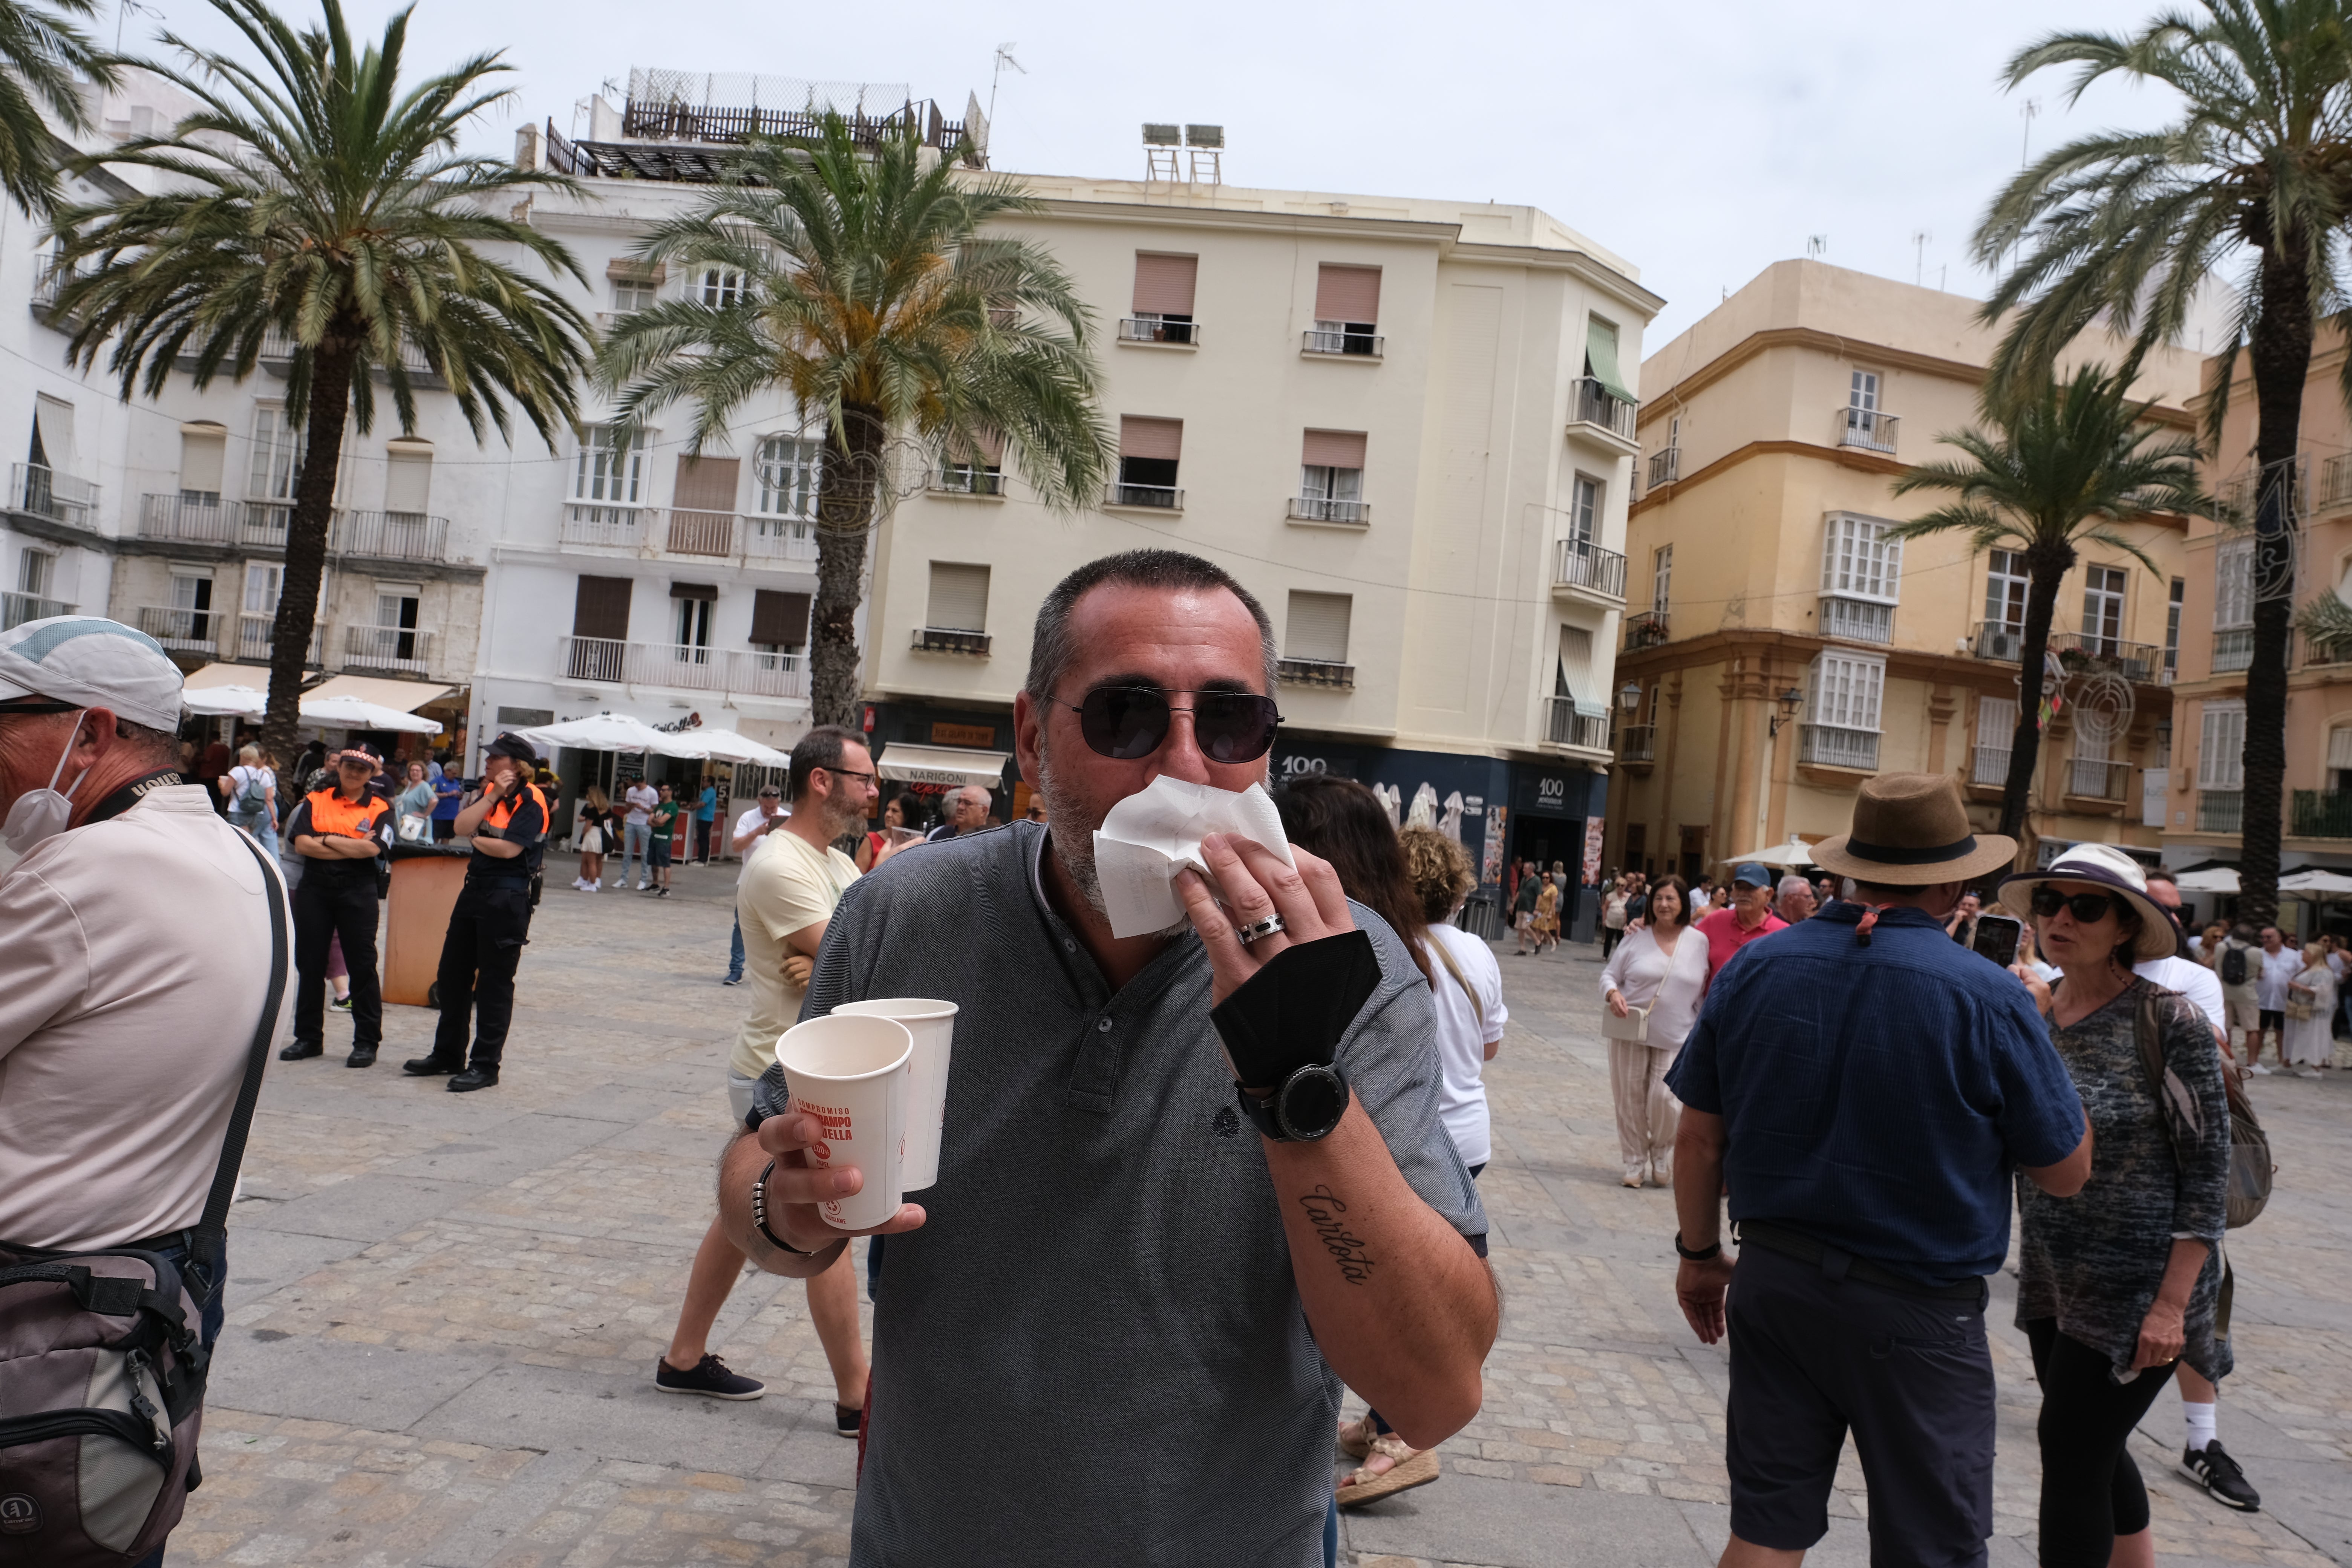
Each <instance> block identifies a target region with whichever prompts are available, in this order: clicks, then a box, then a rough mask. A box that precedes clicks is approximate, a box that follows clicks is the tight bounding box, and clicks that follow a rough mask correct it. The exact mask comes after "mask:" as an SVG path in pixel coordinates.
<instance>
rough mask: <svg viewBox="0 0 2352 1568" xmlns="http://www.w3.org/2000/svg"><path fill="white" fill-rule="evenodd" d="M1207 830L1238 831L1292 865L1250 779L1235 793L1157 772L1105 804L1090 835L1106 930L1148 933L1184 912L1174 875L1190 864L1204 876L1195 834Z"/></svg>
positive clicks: (1275, 816) (1270, 807)
mask: <svg viewBox="0 0 2352 1568" xmlns="http://www.w3.org/2000/svg"><path fill="white" fill-rule="evenodd" d="M1212 833H1238V834H1240V835H1241V836H1242V837H1244V838H1251V839H1255V840H1256V841H1257V842H1258V843H1260V844H1263V845H1265V847H1267V848H1268V849H1271V850H1273V851H1274V852H1275V853H1276V855H1279V856H1281V857H1282V863H1283V864H1284V865H1286V866H1288V865H1293V864H1296V862H1294V861H1293V860H1292V859H1291V858H1290V842H1289V840H1288V839H1286V838H1285V837H1283V836H1282V815H1281V814H1280V813H1279V812H1277V811H1276V810H1275V809H1274V802H1273V801H1271V800H1269V799H1267V798H1266V793H1265V790H1263V789H1261V788H1259V787H1258V786H1257V785H1256V784H1252V785H1250V786H1249V788H1247V789H1245V790H1243V791H1242V792H1240V793H1239V794H1238V795H1237V794H1235V793H1234V791H1232V790H1229V789H1216V788H1213V787H1212V786H1210V785H1208V784H1187V783H1185V782H1184V781H1183V780H1181V779H1172V778H1170V777H1168V776H1167V775H1166V774H1164V773H1163V774H1161V775H1160V777H1159V778H1156V779H1154V780H1152V781H1151V785H1150V788H1148V789H1146V790H1144V791H1142V792H1141V793H1139V794H1137V795H1129V796H1128V797H1127V798H1126V799H1125V800H1123V801H1120V802H1119V803H1118V805H1114V806H1112V807H1111V808H1110V815H1109V816H1106V817H1104V818H1103V825H1102V826H1101V828H1100V829H1098V830H1097V832H1096V834H1095V871H1096V873H1097V875H1098V876H1099V877H1100V878H1101V879H1102V891H1103V910H1104V912H1105V913H1106V914H1108V916H1109V917H1110V931H1111V934H1112V935H1113V936H1117V937H1129V936H1149V935H1150V933H1151V932H1153V931H1166V930H1167V929H1168V928H1169V927H1170V926H1172V925H1174V924H1176V923H1177V922H1178V921H1181V920H1182V919H1183V918H1184V905H1183V901H1182V900H1180V899H1179V898H1177V896H1176V889H1175V886H1174V882H1175V877H1176V873H1177V872H1179V871H1181V870H1182V869H1183V868H1185V867H1187V866H1190V867H1192V868H1193V869H1194V870H1196V871H1199V872H1200V873H1201V874H1202V876H1204V877H1205V876H1207V875H1208V873H1209V868H1208V866H1207V865H1206V864H1205V863H1203V862H1202V858H1201V840H1202V837H1205V836H1206V835H1208V834H1212Z"/></svg>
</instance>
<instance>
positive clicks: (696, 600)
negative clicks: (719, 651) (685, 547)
mask: <svg viewBox="0 0 2352 1568" xmlns="http://www.w3.org/2000/svg"><path fill="white" fill-rule="evenodd" d="M718 601H719V587H718V584H714V583H672V584H670V585H669V602H670V606H671V608H670V617H671V627H670V629H671V631H672V632H673V633H674V634H675V635H674V636H672V637H671V638H670V641H671V643H672V644H674V645H675V646H676V647H677V651H678V655H679V657H680V658H686V659H688V661H689V662H691V663H696V664H700V663H705V662H708V660H709V648H710V611H711V606H712V605H715V604H717V603H718Z"/></svg>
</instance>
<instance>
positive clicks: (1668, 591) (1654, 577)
mask: <svg viewBox="0 0 2352 1568" xmlns="http://www.w3.org/2000/svg"><path fill="white" fill-rule="evenodd" d="M1674 585H1675V547H1674V546H1673V545H1671V544H1661V545H1659V546H1658V548H1657V551H1656V553H1655V554H1654V555H1653V556H1652V557H1651V566H1650V609H1651V612H1652V613H1653V614H1654V615H1661V616H1663V615H1664V614H1665V613H1666V605H1667V603H1668V601H1669V600H1671V599H1672V598H1673V596H1674Z"/></svg>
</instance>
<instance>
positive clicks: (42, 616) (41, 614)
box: [0, 594, 74, 632]
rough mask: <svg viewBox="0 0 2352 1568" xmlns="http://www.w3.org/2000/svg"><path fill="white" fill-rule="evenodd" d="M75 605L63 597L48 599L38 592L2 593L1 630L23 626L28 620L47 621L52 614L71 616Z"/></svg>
mask: <svg viewBox="0 0 2352 1568" xmlns="http://www.w3.org/2000/svg"><path fill="white" fill-rule="evenodd" d="M73 613H74V606H73V605H68V604H67V603H66V602H65V601H64V600H63V599H47V598H43V597H42V596H41V595H38V594H0V632H5V631H9V630H12V629H14V628H15V627H17V626H23V625H24V624H25V623H26V621H46V620H47V619H48V618H49V617H50V616H70V615H72V614H73Z"/></svg>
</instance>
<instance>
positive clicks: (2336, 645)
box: [2296, 633, 2352, 669]
mask: <svg viewBox="0 0 2352 1568" xmlns="http://www.w3.org/2000/svg"><path fill="white" fill-rule="evenodd" d="M2296 636H2298V637H2301V638H2302V641H2303V660H2302V668H2305V669H2316V668H2326V666H2328V665H2334V664H2352V642H2344V641H2337V640H2334V639H2327V638H2321V637H2309V636H2305V635H2304V634H2302V633H2297V634H2296Z"/></svg>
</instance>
